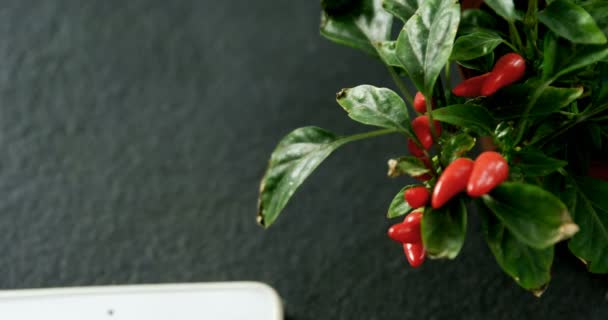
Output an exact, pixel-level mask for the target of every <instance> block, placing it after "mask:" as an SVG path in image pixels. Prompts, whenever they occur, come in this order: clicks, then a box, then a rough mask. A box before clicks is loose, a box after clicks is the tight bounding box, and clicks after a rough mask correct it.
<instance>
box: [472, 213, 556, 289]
mask: <svg viewBox="0 0 608 320" xmlns="http://www.w3.org/2000/svg"><path fill="white" fill-rule="evenodd" d="M478 210H479V211H480V216H481V225H482V230H483V233H484V236H485V238H486V241H487V243H488V246H489V247H490V250H491V251H492V254H493V255H494V257H495V258H496V262H498V264H499V265H500V267H501V268H502V269H503V270H504V271H505V273H507V274H508V275H509V276H511V277H512V278H513V279H514V280H515V282H517V284H519V285H520V286H522V287H523V288H524V289H527V290H532V291H533V292H534V293H535V294H536V295H540V293H542V292H543V291H544V289H545V288H546V286H547V284H548V283H549V281H550V280H551V264H552V263H553V251H554V250H553V246H550V247H548V248H545V249H535V248H533V247H530V246H528V245H526V244H524V243H522V242H521V241H519V240H517V237H515V236H514V235H513V234H512V233H511V232H510V231H509V229H507V228H505V225H504V224H503V223H501V222H500V220H498V219H496V217H494V216H493V215H492V214H491V213H490V212H489V211H488V210H487V209H486V208H485V206H483V205H479V206H478Z"/></svg>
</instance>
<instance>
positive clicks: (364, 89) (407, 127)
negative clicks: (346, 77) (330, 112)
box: [336, 85, 413, 136]
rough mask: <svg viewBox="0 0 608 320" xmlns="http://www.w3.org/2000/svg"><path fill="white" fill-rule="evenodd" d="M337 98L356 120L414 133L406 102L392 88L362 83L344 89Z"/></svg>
mask: <svg viewBox="0 0 608 320" xmlns="http://www.w3.org/2000/svg"><path fill="white" fill-rule="evenodd" d="M336 100H337V101H338V103H339V104H340V106H342V108H344V110H346V112H348V116H349V117H350V118H351V119H353V120H355V121H358V122H361V123H363V124H367V125H372V126H377V127H382V128H388V129H397V130H399V131H402V132H405V133H407V134H410V136H411V135H413V134H412V129H411V123H410V118H409V114H408V112H407V107H406V106H405V102H403V99H401V97H399V95H398V94H396V93H395V92H394V91H392V90H390V89H387V88H376V87H374V86H370V85H361V86H358V87H354V88H350V89H342V91H340V92H338V94H337V96H336Z"/></svg>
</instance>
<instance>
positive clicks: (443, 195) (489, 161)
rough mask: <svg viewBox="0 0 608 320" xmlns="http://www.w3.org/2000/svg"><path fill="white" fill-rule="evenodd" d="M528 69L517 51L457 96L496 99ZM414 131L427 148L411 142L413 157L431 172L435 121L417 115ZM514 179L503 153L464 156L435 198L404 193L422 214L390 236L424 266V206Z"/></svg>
mask: <svg viewBox="0 0 608 320" xmlns="http://www.w3.org/2000/svg"><path fill="white" fill-rule="evenodd" d="M525 71H526V62H525V60H524V59H523V58H522V57H521V56H520V55H519V54H517V53H508V54H506V55H504V56H502V57H501V58H500V59H498V61H497V62H496V64H495V65H494V68H493V69H492V71H490V72H488V73H486V74H482V75H480V76H477V77H473V78H470V79H467V80H464V81H462V82H461V83H460V84H458V85H457V86H456V87H454V89H453V90H452V93H453V94H454V95H455V96H459V97H478V96H490V95H492V94H494V93H496V92H497V91H498V90H499V89H501V88H503V87H505V86H508V85H510V84H513V83H514V82H516V81H519V80H520V79H521V78H523V76H524V74H525ZM432 106H433V108H434V107H435V103H434V101H432ZM414 109H415V110H416V111H417V112H419V113H425V112H426V100H425V97H424V96H423V95H422V94H421V93H420V92H418V93H417V94H416V97H415V99H414ZM434 126H435V134H436V135H437V136H440V135H441V127H440V125H439V122H437V121H434ZM412 128H413V130H414V133H415V134H416V137H417V138H418V140H419V141H420V146H421V147H422V148H424V150H422V149H421V148H420V146H419V145H418V144H417V143H416V142H414V141H413V140H412V139H408V149H409V151H410V153H411V154H412V155H414V156H416V157H418V158H419V159H420V160H422V161H423V163H424V164H425V165H426V166H427V167H428V168H429V169H432V166H431V160H430V159H429V155H428V153H427V152H426V150H429V149H430V148H431V147H432V145H433V133H432V131H431V130H432V129H431V126H430V121H429V118H428V117H427V116H426V115H421V116H418V117H416V118H415V119H414V120H413V121H412ZM508 176H509V164H508V163H507V160H505V158H504V157H503V156H502V155H501V154H500V153H498V152H494V151H486V152H483V153H481V154H480V155H479V156H478V157H477V159H476V160H475V161H473V160H471V159H469V158H458V159H456V160H454V161H452V163H450V164H449V165H448V166H447V167H446V168H445V169H444V170H443V172H442V173H441V175H440V176H439V178H438V179H437V183H436V184H435V186H434V188H433V190H432V191H433V192H432V194H431V192H430V191H429V190H428V189H427V188H426V187H425V186H416V187H412V188H408V189H407V190H405V192H404V195H403V196H404V198H405V201H406V202H407V203H408V204H409V205H410V207H412V208H413V209H416V210H414V211H413V212H412V213H410V214H408V215H407V216H406V217H405V219H404V220H403V222H401V223H398V224H395V225H393V226H391V227H390V228H389V230H388V236H389V237H390V238H391V239H393V240H395V241H397V242H399V243H402V244H403V250H404V252H405V256H406V258H407V260H408V262H409V264H410V265H411V266H412V267H414V268H415V267H418V266H420V265H421V264H422V263H423V262H424V260H425V257H426V252H425V249H424V246H423V244H422V235H421V230H420V223H421V221H422V215H423V212H424V208H425V207H426V206H427V205H428V203H429V201H430V203H431V207H432V208H433V209H439V208H441V207H442V206H443V205H445V204H446V203H447V202H448V201H449V200H450V199H452V198H453V197H454V196H456V195H457V194H459V193H460V192H464V191H466V192H467V194H468V195H469V196H470V197H473V198H476V197H480V196H483V195H485V194H487V193H488V192H490V191H491V190H492V189H494V188H495V187H496V186H498V185H499V184H501V183H502V182H504V181H505V180H506V179H507V178H508ZM415 178H417V179H418V180H421V181H427V180H430V179H431V176H430V175H429V174H424V175H422V176H418V177H415Z"/></svg>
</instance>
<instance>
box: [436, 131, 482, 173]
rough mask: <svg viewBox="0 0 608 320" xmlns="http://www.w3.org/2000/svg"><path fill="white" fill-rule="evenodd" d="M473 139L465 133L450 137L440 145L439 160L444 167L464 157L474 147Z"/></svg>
mask: <svg viewBox="0 0 608 320" xmlns="http://www.w3.org/2000/svg"><path fill="white" fill-rule="evenodd" d="M475 142H476V140H475V138H473V137H471V136H470V135H469V134H467V133H460V134H457V135H453V136H451V137H450V138H449V139H447V140H446V141H445V142H444V143H443V144H442V145H441V155H440V157H439V159H440V160H441V163H442V164H443V165H444V166H447V165H448V164H450V163H452V162H453V161H454V160H456V159H457V158H460V157H462V156H464V155H465V154H466V153H467V152H469V151H471V150H472V149H473V148H474V147H475Z"/></svg>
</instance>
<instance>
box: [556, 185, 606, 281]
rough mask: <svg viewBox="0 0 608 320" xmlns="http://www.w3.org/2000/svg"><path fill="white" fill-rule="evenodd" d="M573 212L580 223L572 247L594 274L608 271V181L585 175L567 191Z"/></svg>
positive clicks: (570, 246)
mask: <svg viewBox="0 0 608 320" xmlns="http://www.w3.org/2000/svg"><path fill="white" fill-rule="evenodd" d="M566 192H567V193H570V197H569V198H570V201H569V202H570V204H569V207H570V212H571V213H572V217H573V218H574V221H575V222H576V223H577V224H578V225H579V226H580V228H581V231H580V232H579V233H577V234H576V235H575V236H574V237H572V239H571V240H570V242H569V243H568V247H569V248H570V251H572V253H574V255H576V256H577V257H579V258H580V259H581V260H583V261H584V262H585V263H586V264H587V268H588V269H589V271H590V272H593V273H608V197H607V196H606V195H608V182H605V181H602V180H597V179H593V178H589V177H581V178H577V179H576V180H575V183H574V184H573V185H571V186H570V189H569V190H567V191H566Z"/></svg>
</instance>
